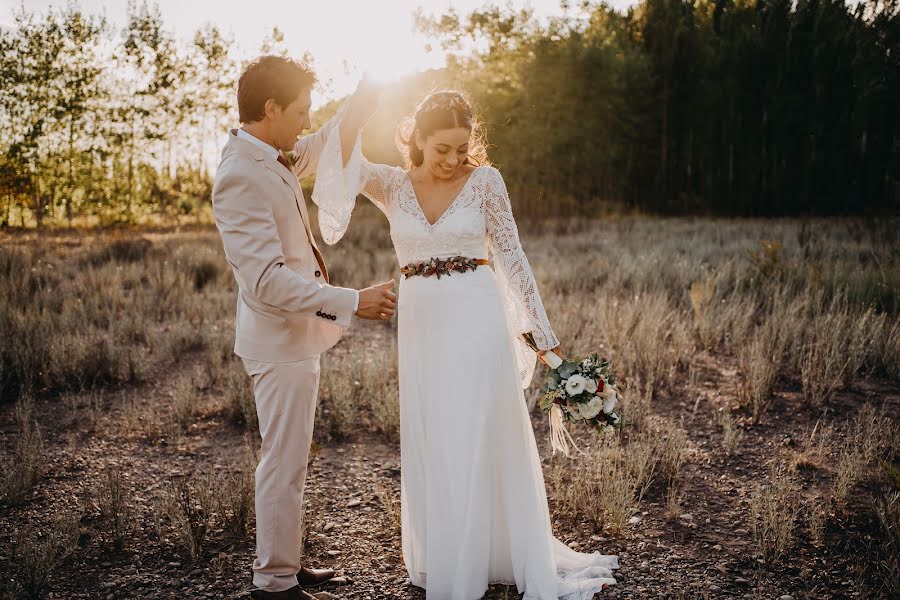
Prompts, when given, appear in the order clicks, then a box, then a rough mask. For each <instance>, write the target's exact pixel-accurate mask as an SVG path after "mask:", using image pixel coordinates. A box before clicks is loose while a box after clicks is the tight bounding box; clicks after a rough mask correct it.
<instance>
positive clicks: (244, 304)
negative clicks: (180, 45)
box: [212, 119, 357, 362]
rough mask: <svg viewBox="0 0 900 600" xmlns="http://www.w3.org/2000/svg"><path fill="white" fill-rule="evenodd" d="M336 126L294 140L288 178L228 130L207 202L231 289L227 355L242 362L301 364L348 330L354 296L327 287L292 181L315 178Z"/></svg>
mask: <svg viewBox="0 0 900 600" xmlns="http://www.w3.org/2000/svg"><path fill="white" fill-rule="evenodd" d="M336 123H337V120H336V119H332V120H331V121H329V122H327V123H325V125H323V126H322V128H321V129H320V130H319V131H318V132H316V133H315V134H312V135H307V136H303V137H301V138H300V139H299V141H298V142H297V144H296V146H294V150H293V156H294V164H293V167H292V168H293V173H292V172H291V171H290V170H288V169H287V168H286V167H284V166H283V165H282V164H281V163H279V162H278V160H276V159H275V158H272V157H271V156H270V155H268V154H266V152H265V151H264V150H263V149H262V148H260V147H258V146H256V145H254V144H253V143H251V142H249V141H247V140H243V139H240V138H238V137H237V135H236V133H237V130H231V131H230V132H229V135H228V142H227V144H226V145H225V148H224V150H223V151H222V160H221V162H220V163H219V168H218V170H217V171H216V178H215V182H214V184H213V192H212V203H213V212H214V214H215V218H216V226H217V227H218V229H219V234H220V235H221V236H222V242H223V244H224V246H225V256H226V257H227V259H228V262H229V263H230V264H231V267H232V270H233V271H234V277H235V279H236V280H237V284H238V299H237V316H236V323H235V342H234V352H235V354H237V355H238V356H240V357H242V358H249V359H251V360H258V361H265V362H293V361H297V360H305V359H307V358H311V357H313V356H316V355H318V354H321V353H322V352H324V351H325V350H327V349H328V348H331V347H332V346H334V345H335V344H336V343H337V341H338V340H339V339H340V337H341V333H342V332H343V328H344V327H348V326H349V325H350V321H351V319H352V316H353V311H354V307H355V304H356V298H357V292H356V290H352V289H348V288H341V287H334V286H332V285H329V284H328V283H327V280H326V276H327V271H326V272H322V271H324V263H323V264H322V266H321V267H320V265H319V262H318V260H317V259H316V253H317V252H318V248H317V247H316V246H315V239H314V238H313V235H312V231H311V230H310V225H309V213H308V212H307V209H306V201H305V199H304V198H303V192H302V191H301V190H300V184H299V181H298V178H300V177H303V176H304V175H306V174H309V173H313V172H315V170H316V166H317V165H318V160H319V155H320V154H321V152H322V148H323V147H324V145H325V139H326V136H327V135H328V132H329V131H330V130H331V129H332V128H333V127H335V126H336Z"/></svg>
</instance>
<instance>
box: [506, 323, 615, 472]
mask: <svg viewBox="0 0 900 600" xmlns="http://www.w3.org/2000/svg"><path fill="white" fill-rule="evenodd" d="M523 337H524V338H525V342H526V343H527V344H528V345H529V346H530V347H531V348H532V349H535V350H536V349H537V346H536V345H535V344H534V338H533V337H531V334H525V335H524V336H523ZM544 359H545V360H547V363H548V364H549V365H550V367H551V369H550V372H549V373H548V374H547V380H546V382H545V383H544V386H543V390H542V392H543V393H542V394H541V400H540V406H541V410H543V411H544V412H548V413H550V443H551V446H552V447H553V452H554V453H555V452H556V451H557V450H559V451H561V452H562V453H563V454H565V455H566V456H568V455H569V447H568V443H571V444H572V446H573V447H574V448H575V449H576V450H578V446H576V445H575V441H574V440H573V439H572V436H571V435H570V434H569V432H568V431H566V427H565V422H566V421H573V422H575V421H583V422H584V423H586V424H587V425H589V426H590V427H592V428H594V430H596V431H597V433H599V434H601V435H606V434H609V433H612V432H613V431H614V430H615V429H618V428H619V427H621V424H622V419H621V418H620V417H619V415H618V414H616V412H615V409H616V405H617V403H618V401H619V400H620V399H621V397H622V393H621V389H620V387H619V386H618V385H617V384H616V376H615V373H613V370H612V367H611V366H610V364H609V361H608V360H606V359H604V358H601V357H600V356H599V355H598V354H597V353H596V352H595V353H593V354H589V355H588V356H585V357H582V358H578V359H575V360H569V359H561V358H559V357H558V356H556V354H554V353H553V352H547V353H545V354H544ZM579 451H580V450H579Z"/></svg>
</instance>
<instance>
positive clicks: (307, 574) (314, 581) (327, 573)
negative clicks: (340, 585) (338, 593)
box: [297, 567, 334, 588]
mask: <svg viewBox="0 0 900 600" xmlns="http://www.w3.org/2000/svg"><path fill="white" fill-rule="evenodd" d="M333 577H334V569H307V568H306V567H301V568H300V572H299V573H297V581H298V582H300V586H301V587H305V588H314V587H319V586H320V585H322V584H323V583H326V582H328V580H330V579H331V578H333Z"/></svg>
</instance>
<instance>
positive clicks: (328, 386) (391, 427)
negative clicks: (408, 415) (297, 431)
mask: <svg viewBox="0 0 900 600" xmlns="http://www.w3.org/2000/svg"><path fill="white" fill-rule="evenodd" d="M316 428H317V430H319V431H321V432H324V433H326V434H327V435H329V436H331V437H334V438H338V439H341V438H345V437H347V436H350V435H353V434H356V433H359V432H360V431H369V432H373V433H379V434H381V435H383V436H384V437H385V438H386V439H388V440H390V441H394V442H396V441H397V440H399V438H400V403H399V397H398V383H397V354H396V349H395V347H389V348H388V349H386V350H385V351H383V352H381V353H377V354H370V353H364V354H350V355H343V356H328V355H326V356H324V357H323V360H322V378H321V385H320V387H319V404H318V407H317V424H316Z"/></svg>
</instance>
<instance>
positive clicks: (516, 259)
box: [484, 167, 559, 354]
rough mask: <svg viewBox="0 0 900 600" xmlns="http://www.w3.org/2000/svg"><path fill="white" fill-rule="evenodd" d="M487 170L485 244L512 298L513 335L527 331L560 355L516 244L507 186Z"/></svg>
mask: <svg viewBox="0 0 900 600" xmlns="http://www.w3.org/2000/svg"><path fill="white" fill-rule="evenodd" d="M487 169H488V173H487V176H486V177H487V185H486V192H487V195H486V198H485V204H484V207H485V221H486V224H487V233H488V243H489V245H490V250H491V253H492V254H493V255H494V267H495V269H496V270H497V275H498V279H499V281H500V283H501V285H505V286H506V288H507V290H508V295H509V296H511V300H512V304H513V306H511V307H507V310H513V311H515V314H514V315H513V319H512V321H513V322H514V323H516V324H517V326H518V327H519V328H520V329H521V330H520V331H517V332H516V333H518V334H521V333H527V332H528V331H530V332H531V333H532V335H533V336H534V341H535V343H536V345H537V347H538V349H539V350H541V351H547V350H554V351H556V353H557V354H559V341H558V340H557V339H556V335H554V333H553V329H552V328H551V327H550V321H549V319H548V318H547V313H546V311H545V310H544V304H543V302H541V295H540V293H539V292H538V288H537V283H536V282H535V279H534V273H533V272H532V271H531V265H529V263H528V258H527V257H526V256H525V252H524V251H523V250H522V244H521V242H520V241H519V231H518V228H517V227H516V221H515V219H514V218H513V214H512V205H511V204H510V201H509V193H508V192H507V190H506V183H505V182H504V181H503V176H502V175H501V174H500V171H498V170H497V169H495V168H494V167H487Z"/></svg>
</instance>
